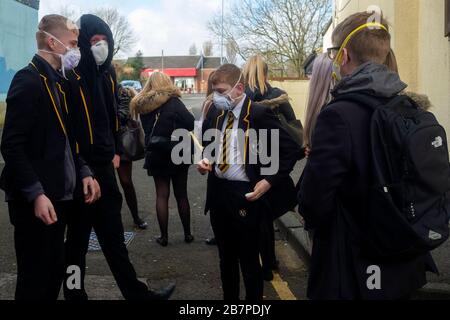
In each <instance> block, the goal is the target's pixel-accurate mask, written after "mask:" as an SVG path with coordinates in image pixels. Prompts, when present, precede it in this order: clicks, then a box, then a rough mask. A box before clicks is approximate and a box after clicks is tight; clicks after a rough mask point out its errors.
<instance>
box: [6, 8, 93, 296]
mask: <svg viewBox="0 0 450 320" xmlns="http://www.w3.org/2000/svg"><path fill="white" fill-rule="evenodd" d="M78 32H79V31H78V28H77V27H76V26H75V24H74V23H73V22H71V21H70V20H68V19H67V18H65V17H63V16H60V15H47V16H44V17H43V18H42V20H41V21H40V23H39V26H38V31H37V32H36V40H37V47H38V52H37V54H36V55H35V56H34V57H33V58H32V60H31V61H30V63H29V64H28V66H26V67H25V68H23V69H22V70H20V71H18V72H17V74H16V75H15V77H14V79H13V81H12V83H11V87H10V89H9V92H8V96H7V99H6V104H7V111H6V119H5V127H4V131H3V137H2V144H1V152H2V154H3V157H4V159H5V169H4V170H3V172H2V176H1V180H0V183H1V187H2V189H3V190H5V192H6V201H7V202H8V209H9V215H10V220H11V223H12V225H13V226H14V245H15V249H16V257H17V284H16V292H15V299H16V300H56V299H57V298H58V295H59V291H60V289H61V284H62V281H63V277H64V274H65V268H64V232H65V227H66V219H67V217H68V216H69V215H73V214H75V213H76V207H75V203H76V202H85V204H86V205H90V204H92V203H93V202H95V201H96V200H97V199H98V198H99V197H100V188H99V185H98V183H97V182H96V181H95V180H94V179H93V178H92V176H93V174H92V172H91V170H90V169H89V167H88V166H87V164H86V162H85V161H84V160H83V159H82V158H81V157H79V155H78V153H77V152H76V144H75V139H74V135H73V130H72V128H71V125H70V122H69V121H68V118H69V116H70V115H69V112H68V109H67V101H66V95H65V92H64V90H63V83H64V81H65V79H64V77H65V74H66V73H67V72H69V71H70V70H71V69H72V68H74V67H76V66H77V64H78V62H79V59H80V52H79V49H78ZM83 192H84V195H83Z"/></svg>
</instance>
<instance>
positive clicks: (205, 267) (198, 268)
mask: <svg viewBox="0 0 450 320" xmlns="http://www.w3.org/2000/svg"><path fill="white" fill-rule="evenodd" d="M183 101H184V102H185V104H186V105H187V107H188V108H190V109H192V111H193V113H194V114H195V115H196V117H197V118H198V117H199V115H200V108H201V104H202V101H203V97H200V96H189V97H185V98H184V99H183ZM142 166H143V163H142V162H137V163H135V165H134V172H133V179H134V183H135V187H136V189H137V194H138V199H139V211H140V214H141V216H142V217H144V218H145V219H146V220H147V221H148V222H149V224H150V227H149V229H148V230H145V231H137V230H134V227H133V224H132V219H131V215H130V212H129V210H128V208H127V207H126V205H125V204H124V206H123V209H122V217H123V222H124V226H125V230H126V231H131V232H135V237H134V239H133V240H132V242H131V243H130V244H129V246H128V249H129V252H130V257H131V260H132V261H133V263H134V265H135V268H136V271H137V273H138V276H139V277H140V278H141V279H143V280H145V279H148V280H149V283H150V285H151V286H152V287H155V288H157V287H159V286H162V285H165V284H168V283H170V282H172V281H176V283H177V289H176V291H175V293H174V296H173V299H179V300H187V299H193V300H218V299H221V297H222V291H221V282H220V275H219V260H218V253H217V248H216V247H210V246H207V245H206V244H205V243H204V240H205V239H206V238H208V237H209V236H211V229H210V223H209V216H205V215H204V214H203V208H204V207H203V206H204V201H205V190H206V188H205V187H206V178H205V177H203V176H200V175H199V174H198V173H197V172H196V170H195V168H194V167H191V168H190V173H189V192H188V194H189V200H190V204H191V215H192V230H193V234H194V237H195V241H194V243H192V244H185V243H184V241H183V239H184V238H183V231H182V227H181V222H180V219H179V217H178V213H177V207H176V203H175V200H174V198H173V197H171V199H170V224H169V242H170V243H169V246H168V247H166V248H163V247H160V246H159V245H158V244H157V243H156V242H155V237H157V236H159V228H158V223H157V219H156V213H155V188H154V184H153V180H152V178H151V177H148V176H147V174H146V172H145V171H144V170H143V169H142ZM0 197H1V198H3V193H0ZM277 234H278V232H277ZM277 238H279V236H277ZM276 247H277V253H278V258H279V260H280V263H281V264H280V275H279V276H277V277H276V279H275V280H276V281H273V282H272V283H269V282H267V283H266V285H265V298H266V299H269V300H278V299H293V298H296V299H305V287H306V268H305V266H304V264H303V263H302V261H301V260H300V259H299V258H298V256H297V255H296V253H295V252H294V250H293V249H292V248H291V247H290V246H289V244H288V243H286V242H285V241H283V240H281V239H277V243H276ZM0 255H1V257H2V258H1V259H0V300H1V299H12V298H13V297H14V286H15V273H16V265H15V253H14V246H13V229H12V227H11V225H10V223H9V220H8V215H7V207H6V205H5V203H4V202H3V201H0ZM87 266H88V269H87V282H86V287H87V291H88V293H89V294H90V297H91V299H102V300H103V299H106V300H110V299H121V295H120V292H119V291H118V289H117V287H116V285H115V283H114V280H113V278H112V276H111V273H110V271H109V268H108V266H107V264H106V261H105V259H104V257H103V255H102V254H101V253H100V252H90V253H89V254H88V257H87Z"/></svg>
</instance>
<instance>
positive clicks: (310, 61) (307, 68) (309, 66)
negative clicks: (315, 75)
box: [303, 51, 317, 75]
mask: <svg viewBox="0 0 450 320" xmlns="http://www.w3.org/2000/svg"><path fill="white" fill-rule="evenodd" d="M316 58H317V53H316V51H314V52H313V53H311V54H310V55H309V56H308V58H306V60H305V62H303V70H304V72H305V75H311V74H312V71H313V66H314V61H315V60H316Z"/></svg>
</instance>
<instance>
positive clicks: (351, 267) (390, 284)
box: [299, 102, 432, 299]
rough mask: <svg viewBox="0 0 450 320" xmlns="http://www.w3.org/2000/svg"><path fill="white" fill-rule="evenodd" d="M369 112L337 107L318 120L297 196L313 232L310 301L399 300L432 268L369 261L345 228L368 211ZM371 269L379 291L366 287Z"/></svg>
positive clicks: (416, 262) (422, 261)
mask: <svg viewBox="0 0 450 320" xmlns="http://www.w3.org/2000/svg"><path fill="white" fill-rule="evenodd" d="M371 113H372V111H371V110H370V109H369V108H365V107H363V106H358V105H356V104H354V103H351V102H336V103H334V104H333V103H331V105H329V106H327V107H325V109H324V110H323V111H322V113H321V114H320V116H319V118H318V121H317V126H316V128H315V131H314V136H313V145H314V149H313V150H312V153H311V155H310V157H309V159H308V163H307V165H306V168H305V170H304V173H303V176H302V179H301V185H300V192H299V212H300V213H301V215H302V216H303V217H304V218H305V221H306V227H307V229H309V230H313V231H314V239H313V249H312V257H311V268H310V277H309V286H308V297H309V298H310V299H399V298H402V297H405V296H408V295H409V294H411V293H412V292H413V291H414V290H416V289H418V288H420V287H422V286H423V285H424V284H425V283H426V277H425V270H426V269H427V267H428V266H431V265H432V260H431V257H430V256H429V255H427V256H423V257H418V258H416V259H412V260H409V261H404V262H402V263H379V262H378V261H374V260H371V259H368V258H366V256H367V254H369V255H370V253H368V252H363V249H362V246H361V243H360V242H359V241H358V240H357V239H356V238H355V237H354V235H353V234H352V233H351V231H350V229H349V223H351V224H352V225H353V226H352V228H360V227H361V226H362V217H363V212H364V211H365V210H367V209H366V208H367V206H368V197H369V185H370V158H369V157H370V152H369V148H370V134H369V128H370V125H369V124H370V119H371ZM343 210H345V213H346V214H345V215H344V211H343ZM371 265H378V266H379V267H380V269H381V290H368V288H367V284H366V282H367V280H368V278H369V274H368V273H367V268H368V267H369V266H371Z"/></svg>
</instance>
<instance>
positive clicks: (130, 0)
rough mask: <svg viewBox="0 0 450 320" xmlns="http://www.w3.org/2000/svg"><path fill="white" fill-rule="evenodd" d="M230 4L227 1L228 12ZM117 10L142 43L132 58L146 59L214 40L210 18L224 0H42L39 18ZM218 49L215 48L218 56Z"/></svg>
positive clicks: (177, 51) (215, 40) (176, 53)
mask: <svg viewBox="0 0 450 320" xmlns="http://www.w3.org/2000/svg"><path fill="white" fill-rule="evenodd" d="M227 2H229V1H227V0H226V4H225V7H226V8H227V6H228V3H227ZM105 6H106V7H113V8H117V9H118V10H119V12H120V13H121V14H123V15H125V16H127V17H128V20H129V22H130V23H131V26H132V28H133V29H134V31H135V32H136V33H137V35H138V37H139V42H138V43H137V44H136V46H135V48H134V49H133V50H131V52H130V53H129V55H134V54H135V53H136V52H137V51H138V50H142V51H143V53H144V55H160V54H161V50H164V53H165V54H166V55H184V54H188V52H189V47H190V46H191V45H192V43H196V45H197V48H200V47H201V45H202V43H203V42H204V41H206V40H213V42H218V39H213V38H212V35H211V34H210V33H209V31H208V30H207V27H206V25H207V22H208V20H209V19H210V17H211V16H212V15H213V14H214V13H216V12H220V10H221V0H41V6H40V10H39V17H40V18H41V17H42V16H44V15H46V14H49V13H63V12H67V11H65V10H68V11H73V12H75V13H76V15H77V18H78V16H79V15H80V14H83V13H88V12H90V11H92V10H93V9H96V8H99V7H105ZM219 50H220V49H219V48H215V54H216V55H218V54H220V53H219Z"/></svg>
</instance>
